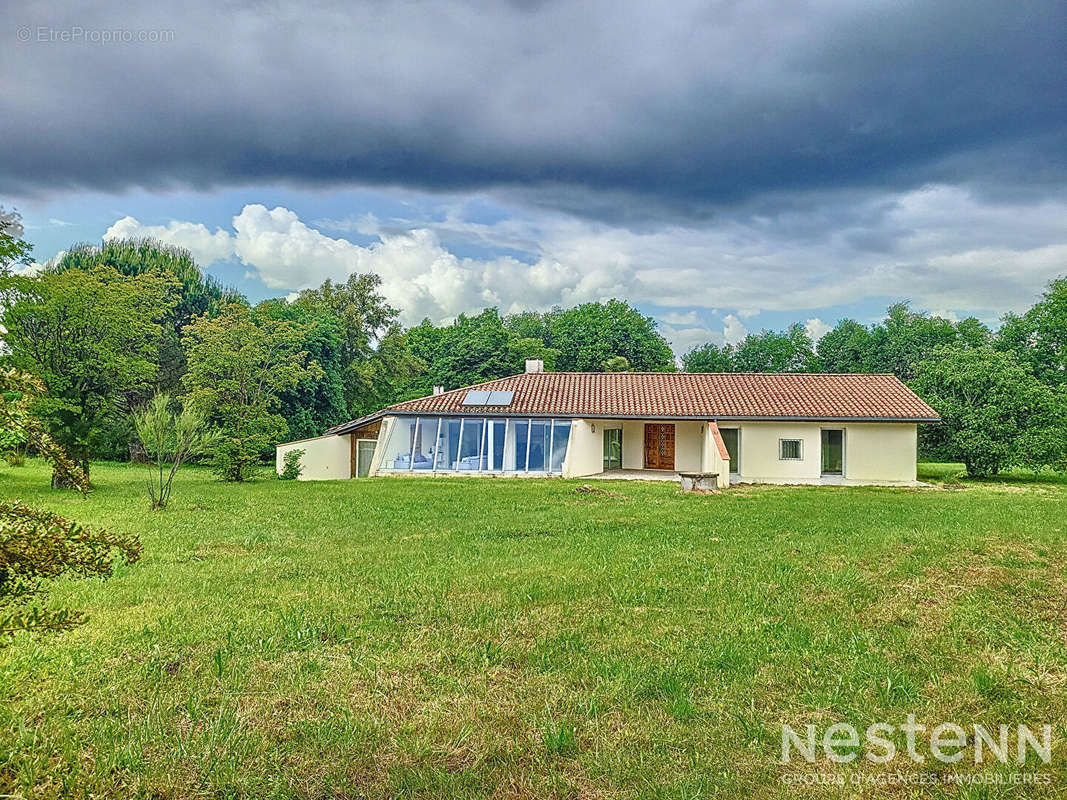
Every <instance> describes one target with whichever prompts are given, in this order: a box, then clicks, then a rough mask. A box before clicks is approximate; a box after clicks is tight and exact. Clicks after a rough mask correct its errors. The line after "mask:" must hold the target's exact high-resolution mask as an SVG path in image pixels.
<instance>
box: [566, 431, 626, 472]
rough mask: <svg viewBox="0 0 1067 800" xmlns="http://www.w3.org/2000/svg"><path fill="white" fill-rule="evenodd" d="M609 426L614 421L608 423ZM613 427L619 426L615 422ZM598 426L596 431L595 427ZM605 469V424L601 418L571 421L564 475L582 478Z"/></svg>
mask: <svg viewBox="0 0 1067 800" xmlns="http://www.w3.org/2000/svg"><path fill="white" fill-rule="evenodd" d="M608 424H609V426H611V425H612V423H608ZM613 427H616V428H617V427H619V423H614V425H613ZM594 428H596V433H594V432H593V429H594ZM603 471H604V424H603V422H602V421H601V420H589V419H576V420H572V422H571V438H570V441H569V442H568V444H567V457H566V458H565V459H564V460H563V477H564V478H580V477H583V476H585V475H596V474H597V473H598V472H603Z"/></svg>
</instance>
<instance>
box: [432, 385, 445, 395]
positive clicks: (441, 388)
mask: <svg viewBox="0 0 1067 800" xmlns="http://www.w3.org/2000/svg"><path fill="white" fill-rule="evenodd" d="M433 393H434V394H444V393H445V387H444V386H435V387H433Z"/></svg>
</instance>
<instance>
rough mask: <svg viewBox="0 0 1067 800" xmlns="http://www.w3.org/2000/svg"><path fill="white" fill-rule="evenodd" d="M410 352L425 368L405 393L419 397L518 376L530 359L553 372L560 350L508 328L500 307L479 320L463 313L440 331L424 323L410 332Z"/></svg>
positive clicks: (478, 317)
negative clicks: (441, 389) (439, 389)
mask: <svg viewBox="0 0 1067 800" xmlns="http://www.w3.org/2000/svg"><path fill="white" fill-rule="evenodd" d="M407 346H408V352H409V353H410V355H411V356H412V358H413V359H416V360H417V361H418V362H419V363H420V364H423V365H425V367H424V370H423V371H421V372H420V373H419V374H418V375H417V376H416V377H415V378H413V379H412V380H410V381H409V382H408V383H407V384H406V386H405V387H404V389H403V392H402V394H403V395H404V396H407V397H419V396H421V395H424V394H429V393H430V391H431V388H432V387H433V386H444V387H446V388H449V389H455V388H458V387H460V386H468V385H470V384H472V383H481V382H482V381H488V380H493V379H494V378H502V377H504V376H506V375H515V374H517V373H519V372H522V371H523V369H524V368H525V360H526V359H527V358H540V359H542V360H543V361H545V363H546V366H547V367H548V368H549V369H551V368H552V364H553V362H554V361H555V358H556V352H555V351H554V350H551V349H550V348H546V347H545V346H544V345H543V343H542V342H541V341H540V340H539V339H531V338H523V337H520V336H518V335H517V334H516V333H514V332H512V331H510V330H508V329H507V328H505V327H504V322H503V320H502V319H501V317H500V314H499V313H498V312H497V310H496V309H495V308H487V309H485V310H484V311H482V312H481V313H480V314H477V315H475V316H467V315H466V314H460V315H459V317H457V318H456V321H455V322H453V323H452V324H451V325H446V326H444V327H437V326H435V325H433V324H432V323H431V322H430V321H429V320H423V322H422V324H420V325H417V326H416V327H414V328H412V329H411V330H409V331H408V332H407Z"/></svg>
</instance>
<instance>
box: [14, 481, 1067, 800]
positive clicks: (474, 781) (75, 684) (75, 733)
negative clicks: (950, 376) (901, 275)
mask: <svg viewBox="0 0 1067 800" xmlns="http://www.w3.org/2000/svg"><path fill="white" fill-rule="evenodd" d="M957 469H958V468H954V467H951V466H931V467H928V468H925V469H924V473H923V474H924V475H926V476H928V477H931V478H936V479H938V480H940V481H947V487H948V488H946V486H939V487H938V488H933V489H877V488H870V489H867V488H844V487H819V488H797V487H738V488H732V489H730V490H729V491H726V492H723V493H721V494H710V495H697V494H689V495H683V494H681V493H680V492H679V490H678V488H677V487H676V486H675V485H673V484H667V483H644V482H606V481H605V482H599V481H598V482H590V483H589V484H588V486H589V487H591V489H585V488H584V487H583V483H582V482H581V481H563V480H558V479H557V480H516V479H511V480H508V479H471V478H467V479H449V480H433V479H426V478H386V479H369V480H358V481H347V482H336V483H295V482H279V481H276V480H269V479H264V480H260V481H257V482H254V483H251V484H246V485H227V484H222V483H219V482H217V481H215V480H214V479H213V478H212V477H211V475H210V473H209V472H207V471H206V470H201V469H188V470H186V471H184V472H182V473H181V474H180V475H179V477H178V483H177V487H176V494H175V499H174V501H173V504H172V506H171V508H169V509H167V510H166V511H164V512H155V513H153V512H150V511H149V510H148V506H147V500H146V497H145V496H144V493H143V490H142V476H141V473H140V472H139V471H138V469H137V468H135V467H129V466H104V465H99V466H95V467H94V474H93V479H94V482H95V484H96V486H97V489H96V491H95V492H94V493H93V494H92V496H91V497H90V498H88V499H86V500H83V499H81V498H79V497H77V496H75V495H73V494H70V493H62V492H53V491H51V490H49V489H47V488H46V485H47V470H46V469H45V467H44V466H43V465H42V464H40V463H31V464H30V465H29V466H27V467H24V468H20V469H11V468H5V469H4V470H3V472H0V495H2V496H5V497H19V498H22V499H23V500H25V501H28V502H30V503H33V504H37V505H41V506H46V507H48V508H52V509H54V510H56V511H58V512H60V513H62V514H65V515H67V516H70V517H72V518H75V519H78V520H81V521H84V522H87V523H91V524H95V525H99V526H107V527H110V528H112V529H115V530H122V531H134V532H136V533H138V534H139V535H140V536H141V539H142V541H143V543H144V557H143V559H142V560H141V561H140V562H139V563H137V564H135V565H133V566H132V567H124V568H121V569H119V570H118V571H117V573H116V574H115V576H114V577H113V578H112V579H111V580H110V581H109V582H107V583H100V582H96V581H92V582H69V583H62V584H60V585H58V586H57V587H56V588H55V589H54V590H53V592H52V593H51V597H50V601H49V602H50V603H53V604H67V605H71V606H73V607H76V608H79V609H83V610H85V611H87V612H88V613H89V615H90V620H89V622H88V623H87V624H86V625H84V626H82V627H81V628H79V629H77V630H76V631H74V632H71V633H68V634H63V635H60V636H53V637H48V638H43V639H41V638H32V637H28V636H23V637H20V638H18V639H17V640H16V641H15V642H14V644H13V645H12V646H10V647H9V648H7V649H6V650H3V651H0V687H2V693H3V698H4V700H3V703H2V704H0V793H2V792H6V793H8V794H10V795H14V796H19V797H21V796H25V797H38V796H40V797H89V796H100V797H108V796H122V797H159V798H179V797H181V798H188V797H204V798H209V797H210V798H221V797H247V798H267V797H300V798H326V797H331V798H334V797H344V798H347V797H351V798H356V797H372V798H378V797H380V798H385V797H398V796H410V797H488V796H492V797H522V798H526V797H529V798H533V797H537V798H544V797H583V798H584V797H677V798H692V797H730V798H733V797H743V796H752V797H798V796H800V797H822V796H825V797H836V796H863V797H880V796H886V797H909V796H922V797H975V798H979V797H981V798H985V797H990V798H996V797H1016V796H1018V797H1036V796H1042V795H1048V796H1058V795H1060V794H1061V793H1062V792H1063V791H1064V790H1065V788H1067V766H1065V763H1064V750H1065V748H1067V744H1065V742H1064V738H1065V727H1064V726H1065V720H1067V534H1065V528H1067V502H1065V501H1067V485H1064V484H1063V483H1057V482H1042V481H1041V480H1039V479H1035V478H1030V479H1028V480H1023V479H1021V478H1018V477H1016V478H1014V479H1012V480H1008V481H1004V482H999V483H988V484H975V483H970V482H960V481H959V480H958V479H957V478H956V477H954V475H955V471H956V470H957ZM907 714H914V715H915V717H916V719H917V720H918V721H919V722H924V723H927V724H928V725H931V726H932V725H936V724H938V723H940V722H945V721H954V722H958V723H960V724H962V725H964V726H965V727H967V729H968V730H970V726H971V725H972V724H974V723H980V724H984V725H986V726H987V727H989V728H990V729H993V730H995V729H996V726H997V725H999V724H1001V723H1004V724H1009V725H1011V726H1014V725H1016V724H1017V723H1020V722H1025V723H1029V724H1031V725H1033V726H1035V729H1036V728H1037V727H1038V726H1040V725H1041V724H1044V723H1048V724H1051V725H1052V726H1053V727H1054V734H1053V735H1054V740H1055V742H1054V756H1053V762H1052V764H1051V765H1049V766H1045V765H1042V764H1041V763H1040V762H1038V761H1037V760H1036V757H1034V756H1033V753H1032V751H1031V760H1030V761H1028V762H1027V765H1026V766H1025V767H1019V766H1018V765H1015V764H1014V763H1012V764H1008V765H1004V764H997V763H996V762H993V763H987V764H985V765H984V766H982V767H976V766H975V765H974V764H973V760H972V759H970V758H966V759H964V760H963V761H962V762H960V763H958V764H955V765H944V764H938V763H937V762H933V761H932V759H930V758H929V757H928V758H927V763H926V764H924V765H922V766H920V765H916V764H913V763H912V762H911V761H910V760H908V759H907V758H905V757H904V756H903V755H901V756H898V757H897V759H895V760H894V761H893V762H892V763H891V764H888V765H876V764H872V763H870V762H868V761H867V760H865V759H864V758H863V757H860V758H858V759H857V760H856V761H854V762H852V763H851V764H846V765H835V764H832V763H830V762H828V761H827V760H826V759H825V758H823V757H822V756H821V755H820V758H819V761H818V762H817V763H816V764H814V765H809V764H806V763H804V762H799V763H797V762H794V763H793V764H790V765H781V764H779V763H778V759H779V756H780V752H781V726H782V724H790V725H792V726H793V727H795V728H796V729H798V730H802V729H803V726H804V725H805V724H808V723H812V724H815V725H816V726H817V727H818V731H819V735H820V736H821V734H822V731H823V730H824V729H825V728H826V727H827V726H828V725H829V724H831V723H833V722H849V723H852V724H854V725H856V726H857V727H858V728H860V729H861V730H863V729H864V728H866V726H867V725H869V724H870V723H872V722H879V721H885V722H889V723H890V724H894V725H899V724H901V723H903V722H904V720H905V717H906V715H907ZM894 738H895V739H896V741H897V743H898V744H899V745H900V747H901V749H903V738H902V737H901V736H896V737H894ZM1012 741H1013V742H1014V739H1013V740H1012ZM1020 770H1025V771H1030V772H1033V771H1041V772H1043V773H1045V774H1047V775H1049V776H1051V781H1052V783H1051V785H1046V786H1041V787H1033V786H1016V787H1013V786H1011V785H1007V784H1003V785H994V786H990V787H978V788H968V789H963V788H958V787H949V786H925V787H923V786H912V787H900V786H893V785H885V786H877V785H875V786H863V787H861V788H855V787H849V786H848V785H847V784H846V786H845V787H844V788H840V787H836V786H808V787H804V788H798V787H796V786H791V785H786V784H783V783H782V781H783V776H788V775H789V774H791V773H797V772H813V771H816V772H833V773H836V774H838V775H844V776H853V775H856V776H858V777H860V778H864V779H876V778H877V777H878V776H880V775H881V776H885V775H887V774H888V773H892V772H903V773H908V774H911V773H918V772H920V771H922V772H926V773H945V772H948V771H958V772H965V773H974V772H976V771H980V772H982V773H985V774H997V775H1007V774H1008V773H1012V772H1018V771H1020Z"/></svg>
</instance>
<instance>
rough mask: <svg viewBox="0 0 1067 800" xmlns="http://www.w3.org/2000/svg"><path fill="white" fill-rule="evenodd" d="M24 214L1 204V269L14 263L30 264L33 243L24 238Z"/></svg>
mask: <svg viewBox="0 0 1067 800" xmlns="http://www.w3.org/2000/svg"><path fill="white" fill-rule="evenodd" d="M22 234H23V229H22V216H21V215H20V214H19V212H18V211H15V210H11V211H5V210H4V207H3V206H0V270H4V269H6V268H8V267H10V266H12V265H13V264H29V263H31V262H32V260H33V259H32V258H31V256H30V253H31V252H32V251H33V245H31V244H30V243H29V242H27V241H25V240H24V239H23V238H22Z"/></svg>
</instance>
